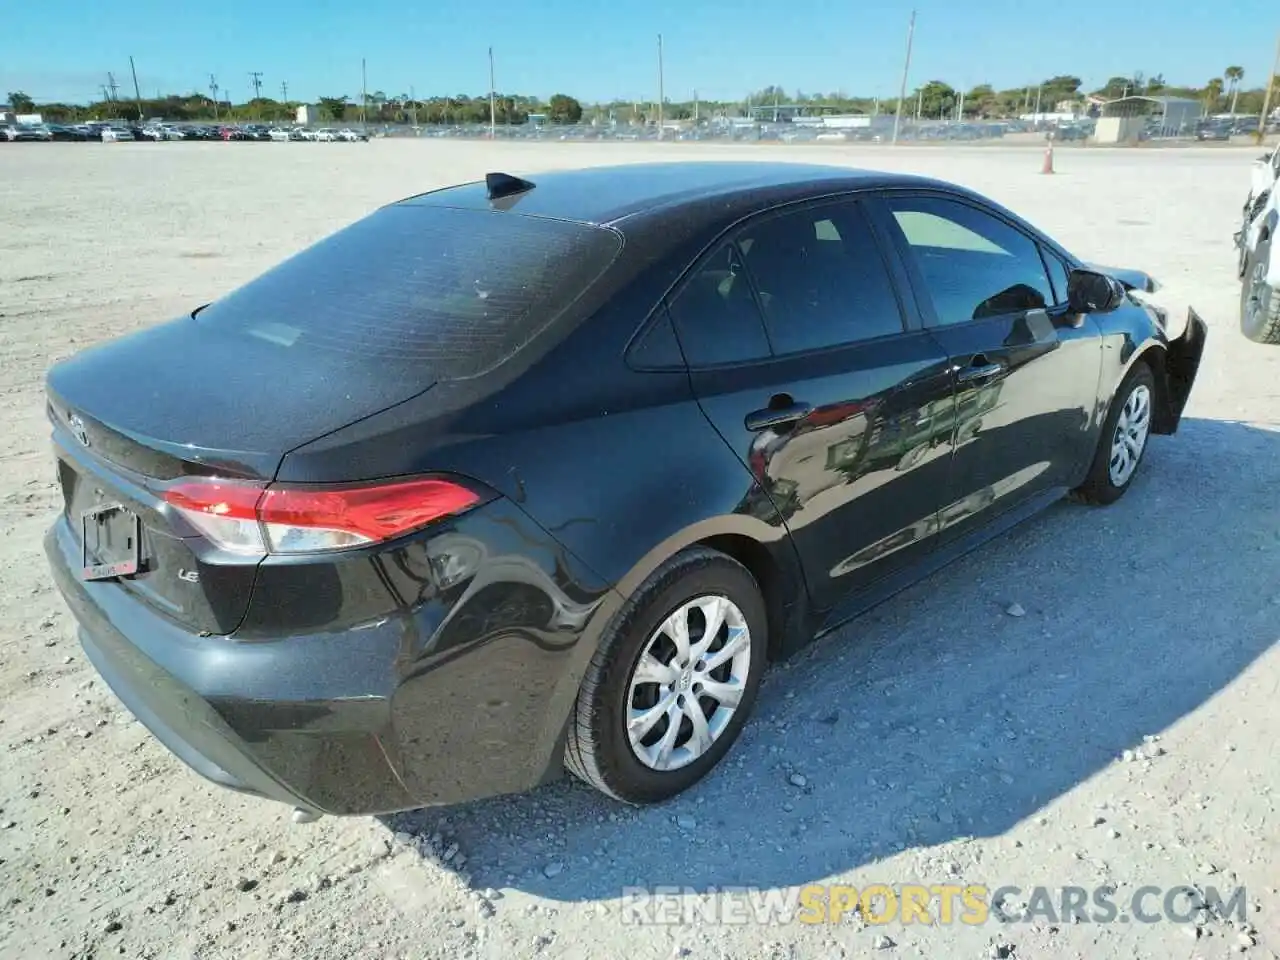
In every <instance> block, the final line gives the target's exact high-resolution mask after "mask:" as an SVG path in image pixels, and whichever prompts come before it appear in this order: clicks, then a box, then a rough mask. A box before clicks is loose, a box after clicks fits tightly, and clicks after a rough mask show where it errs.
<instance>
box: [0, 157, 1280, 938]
mask: <svg viewBox="0 0 1280 960" xmlns="http://www.w3.org/2000/svg"><path fill="white" fill-rule="evenodd" d="M1253 152H1254V151H1252V150H1248V149H1245V150H1236V149H1213V150H1197V149H1186V150H1169V151H1159V152H1156V151H1137V150H1135V151H1107V150H1070V149H1062V150H1059V151H1058V158H1057V161H1058V170H1059V172H1058V174H1057V175H1056V176H1053V177H1045V176H1040V175H1039V169H1040V154H1039V152H1038V151H1036V150H1027V149H1008V148H1000V147H984V148H979V149H970V150H963V149H955V150H949V149H918V148H917V149H913V148H901V149H898V150H892V149H889V148H883V147H882V148H867V149H862V150H855V149H850V148H843V147H832V148H829V149H802V148H760V147H758V148H735V147H688V148H685V147H676V146H666V147H665V148H662V149H658V148H656V147H653V146H649V147H636V146H633V145H628V146H622V145H618V146H587V145H536V144H530V145H501V146H495V147H486V146H484V145H479V144H465V143H447V142H424V143H416V144H415V143H401V142H388V141H383V142H374V143H371V144H351V145H348V144H238V143H236V144H160V145H153V144H118V145H100V144H51V145H43V144H33V145H25V144H23V145H16V144H15V145H8V146H3V147H0V214H2V215H0V223H2V224H3V229H0V395H2V396H3V420H4V423H5V424H6V427H7V429H6V442H5V444H4V448H3V452H2V453H0V495H2V496H3V501H2V505H0V523H2V524H3V534H4V535H3V539H0V703H2V704H3V707H2V709H0V758H2V759H0V827H3V829H2V830H0V897H2V898H3V906H2V910H3V912H2V913H0V955H3V956H5V957H20V958H23V960H35V958H45V957H72V956H76V957H87V956H96V957H106V956H126V957H157V958H159V957H163V958H170V957H205V958H235V960H248V958H255V957H317V958H326V960H330V958H332V960H336V958H347V957H369V958H387V957H442V958H446V957H447V958H451V960H452V958H458V957H467V956H472V957H492V958H500V957H523V956H532V955H537V956H545V957H582V958H593V960H595V958H602V960H603V958H611V957H626V958H627V960H642V958H665V957H671V956H692V957H735V958H779V957H803V958H810V957H861V956H878V957H879V956H883V957H894V956H899V957H973V958H979V957H987V956H997V957H999V956H1005V957H1016V958H1018V960H1024V958H1030V957H1036V958H1057V957H1063V958H1065V957H1081V958H1084V957H1087V958H1090V960H1093V958H1102V957H1117V958H1120V957H1123V958H1126V960H1128V958H1134V957H1155V958H1183V957H1186V958H1190V957H1195V956H1200V957H1205V958H1213V957H1225V956H1228V955H1232V954H1233V952H1235V953H1236V954H1241V953H1242V954H1245V955H1246V956H1248V957H1276V956H1277V951H1280V920H1277V916H1278V914H1277V911H1280V896H1277V891H1276V889H1275V885H1276V884H1278V883H1280V871H1278V870H1277V867H1278V866H1280V810H1278V809H1277V801H1276V790H1277V788H1278V787H1280V753H1277V752H1276V750H1275V745H1276V743H1278V742H1280V709H1277V706H1276V704H1277V697H1278V694H1280V653H1278V652H1277V649H1276V644H1275V641H1276V638H1277V635H1280V588H1278V587H1277V574H1278V572H1280V512H1278V510H1277V495H1276V482H1277V478H1280V432H1277V431H1278V429H1280V427H1278V426H1277V425H1278V424H1280V349H1271V348H1266V347H1260V346H1254V345H1251V344H1249V343H1247V342H1246V341H1244V340H1243V339H1242V337H1241V336H1240V335H1239V334H1238V332H1237V331H1236V328H1235V313H1236V309H1237V306H1236V304H1237V296H1238V285H1237V282H1236V280H1235V276H1234V251H1233V250H1232V248H1231V243H1230V237H1231V232H1232V230H1233V229H1234V228H1235V226H1236V222H1237V211H1238V209H1239V206H1240V203H1241V202H1242V200H1243V194H1244V192H1245V190H1246V188H1247V183H1248V173H1247V167H1248V162H1249V160H1250V159H1251V157H1252V155H1253ZM656 154H661V155H668V156H669V155H693V156H699V157H735V158H744V159H745V158H751V157H758V156H762V155H763V156H771V157H786V158H795V159H811V158H815V157H816V158H819V159H822V160H826V161H830V162H841V163H849V164H851V165H866V166H886V167H888V166H891V167H894V168H899V169H909V170H913V171H918V172H924V173H929V174H934V175H939V176H943V177H945V178H948V179H952V180H956V181H959V182H962V183H965V184H967V185H970V186H973V187H976V188H978V189H980V190H985V191H987V192H988V193H989V194H991V195H992V196H993V197H995V198H996V199H998V200H1000V201H1002V202H1004V203H1007V204H1009V205H1010V206H1012V207H1014V208H1015V209H1018V210H1019V211H1021V212H1023V213H1025V214H1026V215H1027V216H1028V217H1029V218H1030V219H1031V220H1032V221H1034V222H1036V223H1038V224H1040V225H1042V226H1044V227H1046V228H1048V229H1050V230H1051V231H1052V232H1054V233H1056V234H1057V235H1058V236H1059V237H1060V238H1061V239H1062V240H1063V241H1064V242H1065V243H1066V244H1067V245H1068V246H1069V247H1071V248H1073V249H1075V250H1077V251H1078V252H1080V253H1081V254H1082V255H1084V256H1086V257H1087V258H1091V259H1094V260H1098V261H1102V262H1110V263H1117V264H1126V265H1135V266H1141V267H1144V268H1146V269H1148V270H1150V271H1152V272H1153V273H1155V274H1156V275H1157V276H1159V277H1160V278H1161V279H1163V280H1164V281H1166V282H1167V284H1168V287H1167V289H1166V292H1165V298H1166V299H1167V300H1168V301H1169V302H1170V303H1171V304H1173V305H1174V306H1175V307H1176V308H1179V309H1180V308H1181V307H1182V305H1185V304H1186V303H1189V302H1194V303H1195V304H1196V306H1197V307H1198V308H1199V309H1200V310H1201V311H1202V313H1203V314H1204V316H1205V317H1206V319H1207V320H1208V321H1209V323H1210V325H1211V328H1212V329H1211V333H1210V341H1209V348H1208V352H1207V355H1206V359H1205V363H1204V367H1203V369H1202V372H1201V375H1200V380H1199V383H1198V385H1197V386H1196V389H1195V392H1194V394H1193V395H1192V398H1191V403H1190V407H1189V409H1188V411H1187V419H1186V420H1184V423H1183V428H1182V430H1181V432H1180V433H1179V434H1178V435H1177V436H1175V437H1172V438H1164V437H1159V438H1155V439H1154V440H1153V446H1152V448H1151V450H1150V453H1149V457H1148V460H1147V463H1146V464H1145V466H1144V468H1143V471H1142V472H1141V474H1140V476H1139V478H1138V479H1137V481H1136V482H1135V484H1134V487H1133V489H1132V491H1131V492H1130V494H1129V496H1127V497H1126V498H1125V499H1124V500H1123V501H1122V502H1121V503H1120V504H1118V505H1116V506H1115V507H1114V508H1110V509H1105V510H1090V509H1086V508H1083V507H1075V506H1069V505H1066V504H1063V505H1061V506H1058V507H1056V508H1054V509H1052V510H1051V511H1049V512H1048V514H1047V515H1044V516H1041V517H1040V518H1038V519H1036V520H1034V521H1031V522H1029V523H1028V524H1026V525H1024V526H1023V527H1021V528H1019V529H1017V530H1015V531H1014V532H1013V533H1011V534H1009V535H1007V536H1005V537H1004V538H1003V539H1001V540H1000V541H998V542H996V543H993V544H991V545H988V546H987V547H985V548H983V549H982V550H980V551H979V552H977V553H975V554H973V555H971V556H969V557H968V558H966V559H965V560H963V561H960V562H958V563H956V564H954V565H952V566H951V567H949V568H948V569H946V570H944V571H942V572H941V573H939V574H938V575H936V576H934V577H933V578H932V579H930V580H929V581H927V582H925V583H923V584H921V585H918V586H916V587H915V588H913V589H911V590H909V591H908V592H906V593H904V594H901V595H900V596H898V597H897V598H895V599H894V600H892V601H890V602H889V603H886V604H884V605H883V606H881V607H879V608H877V609H876V610H874V611H872V613H871V614H869V615H868V616H865V617H863V618H862V619H861V620H860V621H859V622H857V623H856V624H854V625H853V626H851V627H850V628H848V629H846V630H845V631H843V635H842V636H840V637H837V638H835V639H833V640H830V641H828V642H824V643H822V644H819V645H817V646H816V647H814V648H811V649H810V651H809V652H808V653H807V654H806V655H804V656H802V657H801V658H799V659H798V660H797V661H796V662H793V663H791V664H788V665H786V666H785V667H784V668H781V669H777V670H774V671H773V672H772V673H771V674H770V675H769V676H768V677H767V678H766V682H765V686H764V688H763V690H762V693H761V699H760V702H759V706H758V710H757V714H756V717H755V720H754V722H753V723H752V724H751V725H750V726H749V727H748V729H747V732H746V734H745V735H744V738H743V740H742V741H741V743H740V744H739V745H738V746H737V747H736V748H735V750H734V752H733V753H732V754H731V755H730V758H729V761H728V762H727V763H726V764H725V766H724V767H723V769H721V770H720V771H719V772H718V773H717V774H716V775H715V776H713V777H712V778H710V779H709V780H708V781H707V782H705V783H704V784H702V785H701V786H699V787H698V788H696V789H694V790H693V791H691V792H690V793H688V794H687V795H685V796H683V797H681V798H679V799H678V800H677V801H675V802H672V803H670V804H668V805H666V806H664V807H661V808H651V809H645V810H632V809H626V808H622V807H619V806H616V805H613V804H610V803H609V802H606V801H605V800H604V799H602V798H600V797H598V796H597V795H595V794H593V793H592V792H590V791H588V790H587V789H586V788H584V787H582V786H580V785H579V784H577V783H576V782H573V781H565V782H563V783H560V784H556V785H553V786H551V787H549V788H546V789H543V790H540V791H538V792H537V793H535V794H533V795H529V796H523V797H514V798H503V799H500V800H496V801H490V802H485V803H480V804H476V805H473V806H469V807H466V808H460V809H451V810H438V811H427V812H422V813H418V814H414V815H411V816H406V817H401V818H397V819H395V820H394V821H393V822H388V823H383V822H379V821H377V820H372V819H351V820H322V821H320V822H318V823H315V824H310V825H304V826H297V825H293V824H291V823H290V822H289V817H288V811H287V810H285V809H283V808H281V807H279V806H277V805H274V804H271V803H268V802H264V801H255V800H252V799H248V798H244V797H239V796H236V795H233V794H230V793H228V792H225V791H222V790H219V789H216V788H214V787H212V786H209V785H206V784H205V783H204V782H203V781H201V780H199V779H198V778H197V777H196V776H195V775H194V774H193V773H191V772H190V771H188V770H187V769H186V768H185V767H184V766H182V765H181V764H180V763H179V762H177V761H176V760H174V759H173V758H172V757H171V756H170V755H169V754H168V753H166V752H165V751H164V750H163V749H162V748H161V747H159V746H158V745H157V744H156V743H155V742H154V741H153V740H152V739H151V738H150V737H149V735H148V734H147V732H146V731H145V730H144V729H143V728H142V727H141V726H140V725H139V724H138V723H136V722H135V721H133V720H132V718H131V717H130V716H129V715H128V714H127V713H126V712H125V711H124V710H123V708H122V707H121V706H120V705H119V704H118V703H117V702H116V700H115V699H114V698H113V696H112V695H111V694H110V693H109V691H107V690H106V689H105V688H104V687H103V685H102V684H101V682H99V681H97V680H96V679H95V675H94V673H93V671H92V670H91V668H90V667H89V666H88V665H86V663H85V662H84V659H83V657H82V655H81V653H80V650H79V648H78V645H77V643H76V640H75V636H74V631H73V627H72V624H71V622H70V619H69V616H68V614H67V613H66V611H65V608H64V607H63V605H62V602H61V601H60V599H59V597H58V595H57V594H56V592H55V591H54V590H53V588H52V586H51V585H50V581H49V577H48V575H47V573H46V568H45V563H44V558H43V554H42V552H41V549H40V537H41V535H42V533H43V531H44V529H45V527H46V526H47V524H48V523H49V522H50V521H51V519H52V518H53V516H54V515H55V513H56V510H57V502H58V498H57V492H56V489H55V485H54V482H53V473H52V465H51V459H50V456H49V451H48V442H47V439H46V436H47V427H46V423H45V421H44V414H43V407H42V399H41V386H42V377H43V375H44V371H45V369H46V368H47V367H48V365H49V364H50V363H51V362H53V361H55V360H57V359H58V358H60V357H64V356H66V355H68V354H70V353H72V352H74V351H75V350H77V349H79V348H81V347H83V346H84V345H86V344H89V343H92V342H94V341H97V340H100V339H102V338H106V337H111V336H115V335H117V334H120V333H123V332H126V331H129V330H132V329H135V328H138V327H141V326H144V325H147V324H150V323H153V322H155V321H158V320H162V319H167V318H170V317H173V316H176V315H178V314H179V313H180V312H183V311H186V310H188V309H190V308H191V307H193V306H195V305H198V304H200V303H203V302H205V301H207V300H209V299H211V298H213V297H216V296H218V295H219V294H222V293H223V292H225V291H227V290H229V289H230V288H232V287H233V286H235V285H237V284H239V283H241V282H243V281H245V280H247V279H249V278H250V277H251V276H253V275H254V274H255V273H256V272H258V271H259V270H261V269H263V268H265V267H267V266H269V265H270V264H272V263H273V262H275V261H277V260H279V259H281V258H282V257H284V256H286V255H288V254H290V253H292V252H293V251H295V250H297V249H298V248H299V247H301V246H303V245H304V244H306V243H308V242H310V241H312V240H314V239H317V238H319V237H320V236H322V235H324V234H326V233H328V232H330V231H332V230H334V229H336V228H338V227H339V226H341V225H343V224H345V223H347V222H349V221H350V220H352V219H354V218H356V217H358V216H360V215H362V214H364V213H366V212H367V211H369V210H370V209H371V208H372V207H374V206H375V205H377V204H379V203H382V202H385V201H389V200H393V199H396V198H398V197H400V196H403V195H406V194H409V193H412V192H417V191H421V190H423V189H427V188H430V187H433V186H437V185H441V184H445V183H447V182H450V181H456V180H461V179H470V178H474V177H476V176H478V175H480V174H483V173H484V172H485V171H487V170H491V169H494V168H501V169H505V170H508V171H511V172H518V173H525V172H536V171H537V170H539V169H546V168H549V167H561V166H576V165H587V164H598V163H607V162H624V161H627V162H632V161H640V160H645V159H650V158H652V157H654V156H655V155H656ZM1178 315H1179V316H1181V312H1179V314H1178ZM139 375H140V376H145V375H146V372H145V371H139ZM1015 605H1017V606H1015ZM1019 607H1020V608H1021V611H1022V615H1011V614H1010V613H1009V611H1010V609H1013V610H1014V612H1015V613H1016V612H1018V608H1019ZM1126 751H1129V752H1128V753H1126ZM1134 751H1137V753H1136V754H1135V753H1134ZM810 882H831V883H841V884H852V885H855V886H857V887H859V888H862V887H865V886H866V885H868V884H872V883H888V884H902V883H916V882H919V883H925V884H939V883H952V884H970V883H981V884H987V885H989V886H990V887H993V888H994V887H998V886H1001V885H1005V884H1009V885H1014V886H1018V887H1020V888H1021V889H1022V893H1021V894H1020V895H1015V896H1013V897H1012V900H1013V901H1016V900H1018V899H1022V900H1024V901H1025V900H1027V899H1028V898H1029V896H1030V890H1031V888H1032V887H1034V886H1037V885H1043V886H1046V887H1050V888H1053V889H1054V890H1057V888H1060V887H1062V886H1065V885H1079V886H1082V887H1086V888H1090V889H1092V888H1094V887H1097V886H1099V885H1102V884H1114V885H1117V886H1118V887H1119V892H1118V893H1117V894H1116V897H1115V901H1116V903H1117V904H1119V905H1120V906H1121V907H1122V908H1123V907H1124V905H1125V904H1126V902H1127V900H1126V898H1127V897H1128V896H1130V895H1131V894H1132V893H1133V892H1134V891H1135V889H1137V888H1139V887H1141V886H1144V885H1152V886H1155V887H1160V888H1171V887H1173V886H1176V885H1179V884H1186V883H1199V884H1214V885H1216V886H1217V887H1218V888H1219V890H1221V891H1223V892H1224V893H1229V892H1231V891H1232V890H1234V888H1235V887H1236V886H1237V885H1243V886H1244V887H1245V888H1246V890H1247V901H1248V902H1247V905H1246V910H1247V912H1248V916H1247V920H1246V921H1245V922H1243V923H1241V922H1237V923H1235V924H1234V925H1233V924H1231V923H1228V922H1226V921H1224V920H1222V919H1221V918H1218V917H1215V916H1200V917H1198V918H1195V919H1193V921H1192V922H1190V923H1182V924H1179V923H1174V922H1160V923H1150V924H1148V923H1123V922H1115V923H1109V924H1106V923H1088V922H1082V923H1071V922H1069V921H1066V920H1061V921H1056V922H1055V921H1054V919H1053V918H1052V917H1049V916H1047V915H1045V914H1043V913H1042V914H1041V915H1040V917H1039V919H1037V920H1036V921H1035V922H1032V923H1017V924H1011V925H1002V924H1000V923H998V922H996V920H994V919H991V920H990V921H989V922H987V923H986V924H982V925H966V924H962V923H953V924H950V925H936V926H932V927H926V926H922V925H903V924H901V923H898V922H896V921H895V922H893V923H889V924H886V925H881V926H877V925H868V924H865V923H863V922H861V921H860V920H859V919H858V918H857V917H856V916H854V915H850V916H849V917H848V918H847V919H846V922H844V923H842V924H840V925H839V926H831V925H822V924H819V925H812V926H810V925H804V924H798V923H793V924H787V925H781V926H761V925H758V924H753V923H742V922H737V923H725V924H712V923H707V922H703V923H699V924H692V925H688V924H686V925H680V924H654V925H646V926H638V925H636V924H634V923H628V922H624V921H627V920H629V919H633V915H632V914H631V913H629V912H628V911H626V910H624V909H622V907H623V903H622V900H621V898H622V896H623V888H624V887H626V886H629V885H645V886H653V885H658V884H677V885H689V886H693V887H699V888H701V887H706V886H710V885H721V886H723V885H733V884H742V885H753V886H758V887H761V888H776V889H780V890H783V889H794V888H797V887H798V886H800V885H802V884H806V883H810ZM1159 905H1160V896H1159V895H1156V896H1155V897H1153V898H1151V899H1149V900H1148V901H1147V908H1148V909H1149V910H1158V908H1159ZM738 919H739V920H741V918H740V917H739V918H738ZM1196 921H1198V922H1196Z"/></svg>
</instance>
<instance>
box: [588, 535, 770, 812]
mask: <svg viewBox="0 0 1280 960" xmlns="http://www.w3.org/2000/svg"><path fill="white" fill-rule="evenodd" d="M706 594H718V595H721V596H724V597H727V598H728V599H729V600H730V601H732V602H733V604H734V605H735V606H737V608H738V609H739V610H740V611H741V612H742V614H743V618H744V619H745V621H746V625H747V629H748V631H749V633H750V648H751V658H750V666H749V667H748V671H747V674H748V675H747V678H746V681H745V684H744V690H743V693H742V698H741V700H740V701H739V703H738V706H737V709H736V710H735V711H734V712H733V714H732V716H730V718H729V720H728V723H727V724H726V725H725V727H724V729H723V731H722V732H721V733H720V735H719V737H717V738H716V739H715V741H714V742H713V743H712V745H711V746H710V748H708V749H707V751H706V752H705V753H703V754H702V755H701V756H700V757H698V758H697V759H695V760H693V761H692V762H691V763H689V764H687V765H686V766H683V767H680V768H678V769H675V770H669V771H659V770H655V769H653V768H652V767H650V766H648V765H646V764H644V763H642V762H641V761H640V759H639V758H638V757H637V756H636V753H635V751H634V750H633V749H632V747H631V743H630V739H629V737H628V735H627V731H626V726H625V717H626V711H627V708H628V706H629V703H628V694H629V691H630V685H631V678H632V674H633V672H634V670H635V667H636V664H637V663H638V662H639V660H640V656H641V654H642V653H643V652H644V651H645V649H646V648H647V647H648V641H649V639H650V638H651V637H652V635H653V634H654V633H655V632H656V631H657V630H658V628H659V627H660V626H661V625H662V623H663V621H665V620H666V619H667V618H668V617H669V616H670V615H671V614H672V613H673V612H675V611H676V610H678V609H679V608H680V607H681V606H682V605H683V604H685V603H686V602H688V601H690V600H692V599H694V598H696V597H699V596H703V595H706ZM767 630H768V620H767V617H766V614H765V604H764V598H763V597H762V595H761V592H760V587H759V586H758V584H757V583H756V581H755V578H754V577H753V576H752V575H751V573H750V571H748V570H747V568H746V567H744V566H742V564H740V563H738V562H737V561H736V560H734V559H732V558H731V557H728V556H726V555H725V554H723V553H720V552H719V551H717V550H712V549H710V548H707V547H691V548H689V549H687V550H684V551H681V552H680V553H678V554H676V555H675V556H674V557H672V558H671V559H670V560H668V561H667V562H666V563H664V564H663V565H662V566H660V567H659V568H658V569H657V570H655V571H654V572H653V573H652V574H651V575H650V576H649V578H648V579H647V580H646V581H645V582H644V583H643V584H641V586H640V587H639V589H637V590H636V592H635V593H634V594H633V595H632V596H631V598H630V599H629V600H628V601H627V603H626V604H625V605H624V606H623V607H622V609H621V610H619V611H618V613H617V614H616V615H615V617H614V619H613V622H612V623H611V624H610V626H609V628H608V629H607V631H606V633H605V636H604V637H603V638H602V639H601V642H600V647H599V649H598V650H597V651H596V653H595V655H594V656H593V657H592V658H591V663H590V664H589V665H588V667H587V671H586V675H585V676H584V677H583V680H582V686H581V688H580V689H579V691H578V699H577V703H576V704H575V707H574V715H573V717H572V718H571V719H570V722H569V732H568V738H567V741H566V744H565V766H566V767H567V768H568V769H569V771H570V772H571V773H573V774H574V775H575V776H577V777H578V778H580V779H581V780H583V781H585V782H586V783H588V784H590V785H591V786H593V787H595V788H596V789H597V790H600V791H602V792H603V793H605V794H608V795H609V796H611V797H614V798H615V799H617V800H621V801H623V802H624V803H631V804H645V803H658V802H661V801H663V800H666V799H668V798H670V797H673V796H675V795H676V794H678V793H680V792H682V791H684V790H687V789H688V788H689V787H691V786H693V784H695V783H697V782H698V781H699V780H701V779H702V778H703V777H704V776H706V775H707V774H708V773H709V772H710V771H711V770H712V769H713V768H714V767H715V766H716V764H718V763H719V762H720V760H721V759H722V758H723V757H724V755H725V754H726V753H727V752H728V750H729V748H730V747H732V746H733V743H734V741H735V740H737V738H738V735H739V733H741V731H742V727H743V725H744V724H745V723H746V721H747V718H748V717H749V716H750V714H751V708H752V707H753V706H754V704H755V699H756V694H757V692H758V690H759V687H760V677H761V674H762V673H763V670H764V665H765V658H766V655H767V654H766V651H767V650H768V637H767V635H766V634H767ZM685 722H687V721H685Z"/></svg>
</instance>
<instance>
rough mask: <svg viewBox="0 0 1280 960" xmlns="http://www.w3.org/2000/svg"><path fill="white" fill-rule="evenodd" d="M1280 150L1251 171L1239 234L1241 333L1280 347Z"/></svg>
mask: <svg viewBox="0 0 1280 960" xmlns="http://www.w3.org/2000/svg"><path fill="white" fill-rule="evenodd" d="M1277 180H1280V147H1276V148H1275V149H1274V150H1272V151H1271V152H1270V153H1268V154H1265V155H1264V156H1261V157H1259V158H1258V159H1257V160H1255V161H1254V163H1253V169H1252V170H1251V171H1250V185H1249V198H1248V199H1247V200H1246V201H1245V204H1244V210H1243V213H1242V219H1243V223H1242V224H1241V228H1240V232H1239V233H1237V234H1236V236H1235V240H1236V246H1237V247H1238V248H1239V250H1240V259H1239V263H1238V265H1237V270H1238V273H1239V275H1240V332H1241V333H1243V334H1244V335H1245V336H1246V337H1248V338H1249V339H1250V340H1252V341H1253V342H1254V343H1265V344H1273V345H1280V293H1277V291H1278V290H1280V246H1278V245H1276V244H1275V242H1274V241H1275V232H1276V230H1277V228H1278V227H1280V204H1278V203H1277V199H1278V198H1277V190H1276V182H1277Z"/></svg>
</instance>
